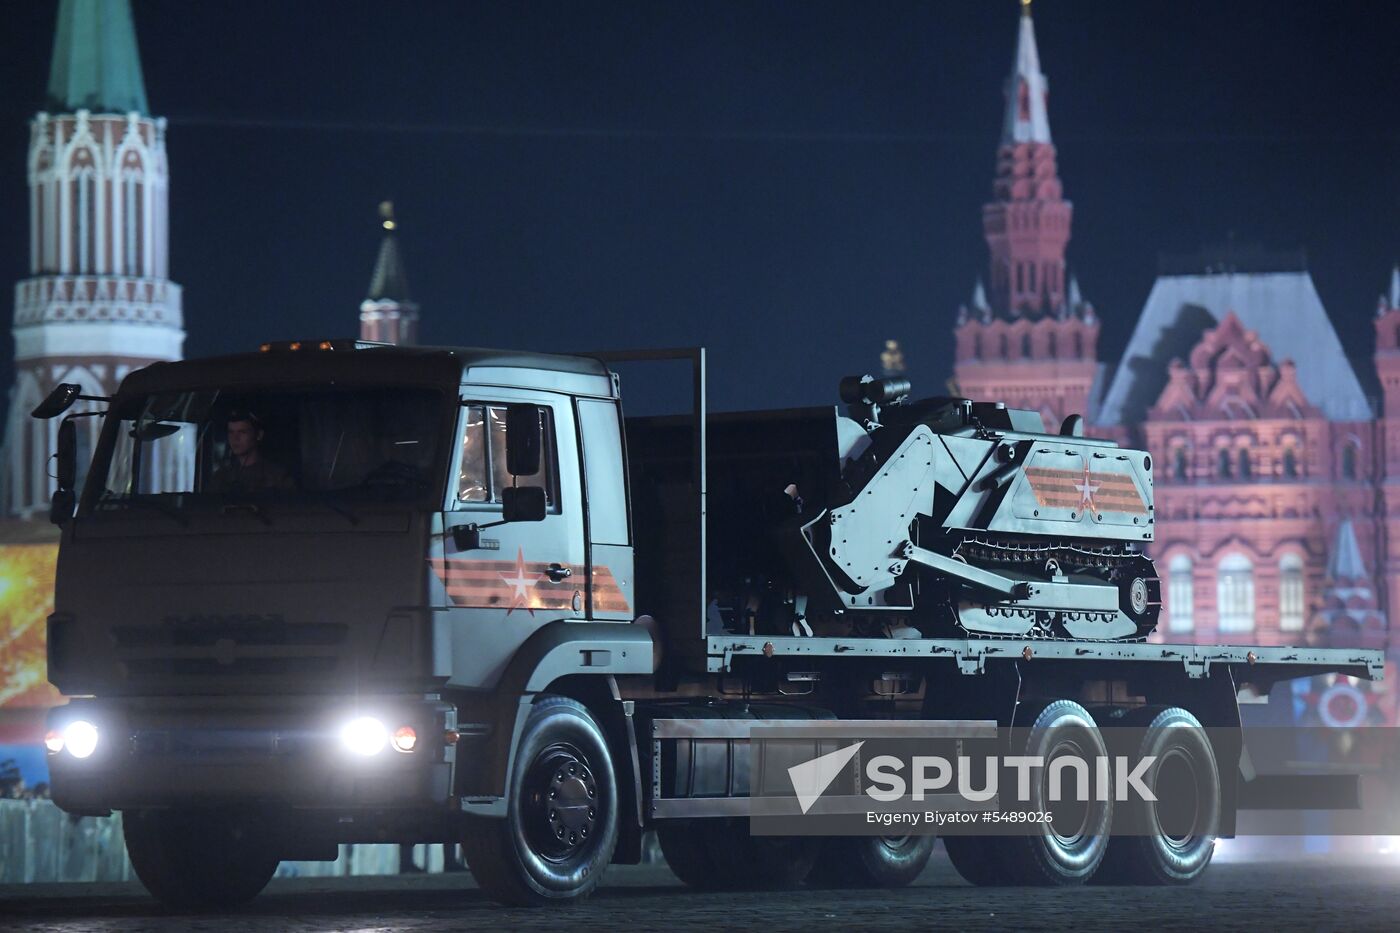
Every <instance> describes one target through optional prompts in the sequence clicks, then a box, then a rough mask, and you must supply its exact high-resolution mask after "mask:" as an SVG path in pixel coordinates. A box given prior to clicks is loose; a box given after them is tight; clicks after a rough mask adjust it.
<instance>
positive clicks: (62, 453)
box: [54, 418, 78, 492]
mask: <svg viewBox="0 0 1400 933" xmlns="http://www.w3.org/2000/svg"><path fill="white" fill-rule="evenodd" d="M54 459H55V460H56V461H57V468H58V473H57V478H58V488H59V489H66V490H68V491H69V492H72V491H73V485H74V484H75V483H76V482H77V481H78V426H77V425H75V424H74V423H73V422H72V421H70V420H69V419H67V418H65V419H63V421H61V422H60V423H59V425H58V446H57V447H56V448H55V449H54Z"/></svg>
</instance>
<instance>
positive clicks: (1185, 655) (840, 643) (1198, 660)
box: [704, 635, 1385, 681]
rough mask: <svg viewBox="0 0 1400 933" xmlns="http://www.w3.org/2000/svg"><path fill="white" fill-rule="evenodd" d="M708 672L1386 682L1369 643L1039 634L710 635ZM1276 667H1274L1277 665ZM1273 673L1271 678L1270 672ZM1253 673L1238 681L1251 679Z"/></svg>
mask: <svg viewBox="0 0 1400 933" xmlns="http://www.w3.org/2000/svg"><path fill="white" fill-rule="evenodd" d="M704 641H705V656H706V670H707V671H708V672H710V673H726V672H728V671H730V670H731V669H732V667H733V663H734V659H735V658H738V657H753V656H758V657H811V658H824V657H832V658H834V657H869V658H929V657H945V658H949V659H950V660H953V661H955V662H956V663H957V666H958V670H959V671H961V672H962V673H964V674H980V673H982V672H983V670H985V666H986V662H987V661H988V660H997V659H1008V660H1010V659H1019V660H1022V661H1027V662H1031V663H1034V662H1035V661H1051V660H1054V661H1120V662H1124V661H1125V662H1153V663H1162V664H1172V663H1175V664H1180V665H1182V666H1183V668H1184V669H1185V671H1186V673H1187V675H1188V676H1190V677H1209V676H1210V674H1211V669H1212V668H1215V667H1220V666H1226V667H1238V668H1244V669H1245V670H1246V671H1253V672H1255V674H1256V676H1258V677H1260V679H1263V680H1287V679H1292V678H1296V677H1307V676H1310V675H1311V674H1314V673H1317V674H1322V673H1339V674H1345V675H1347V676H1349V677H1359V678H1361V679H1363V680H1374V681H1378V680H1382V679H1383V678H1384V675H1385V655H1384V653H1383V652H1381V651H1379V650H1375V649H1368V648H1309V647H1296V646H1282V645H1274V646H1263V645H1260V646H1248V645H1180V644H1154V643H1151V642H1140V641H1135V642H1091V641H1070V640H1057V639H1039V638H1022V639H1012V638H850V637H846V638H796V637H791V636H787V637H784V636H771V637H769V636H761V635H749V636H744V635H710V636H707V637H706V638H705V640H704ZM1274 669H1276V670H1274ZM1271 675H1272V676H1271ZM1250 679H1251V678H1249V677H1247V676H1246V677H1238V678H1237V680H1241V681H1248V680H1250Z"/></svg>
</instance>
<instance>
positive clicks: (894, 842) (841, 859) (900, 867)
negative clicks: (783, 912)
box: [807, 836, 936, 888]
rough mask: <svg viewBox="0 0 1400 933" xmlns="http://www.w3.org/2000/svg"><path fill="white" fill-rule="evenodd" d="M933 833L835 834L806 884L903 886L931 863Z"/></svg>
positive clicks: (875, 886) (839, 886)
mask: <svg viewBox="0 0 1400 933" xmlns="http://www.w3.org/2000/svg"><path fill="white" fill-rule="evenodd" d="M935 841H936V840H935V837H933V836H832V837H831V838H829V839H827V840H826V841H825V844H824V845H823V846H822V851H821V853H820V854H819V855H818V856H817V863H816V865H815V866H814V868H813V869H812V873H811V874H810V875H808V876H807V883H808V884H810V885H813V886H814V887H822V888H902V887H905V886H906V885H908V884H910V883H911V882H913V880H914V879H915V878H917V877H919V875H921V874H922V873H923V870H924V868H926V867H927V866H928V860H929V858H930V857H931V856H932V855H933V849H934V844H935Z"/></svg>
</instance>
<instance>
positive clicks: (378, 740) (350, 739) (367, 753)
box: [340, 716, 389, 758]
mask: <svg viewBox="0 0 1400 933" xmlns="http://www.w3.org/2000/svg"><path fill="white" fill-rule="evenodd" d="M340 741H341V742H342V743H343V744H344V745H345V747H346V748H348V749H349V750H350V751H352V752H354V753H355V754H356V755H363V756H364V757H366V758H369V757H371V756H373V755H378V754H379V753H380V752H382V751H384V746H385V745H387V744H389V730H388V729H386V728H384V723H382V722H380V721H379V720H378V719H375V718H374V717H373V716H361V717H360V718H359V719H352V720H351V721H350V722H348V723H346V724H345V727H344V728H343V729H341V730H340Z"/></svg>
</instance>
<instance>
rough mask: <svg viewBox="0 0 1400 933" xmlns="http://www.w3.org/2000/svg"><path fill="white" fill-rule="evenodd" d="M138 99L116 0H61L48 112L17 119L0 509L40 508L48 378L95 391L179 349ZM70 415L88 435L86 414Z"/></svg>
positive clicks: (155, 170) (161, 165) (127, 31)
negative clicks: (37, 414) (21, 152)
mask: <svg viewBox="0 0 1400 933" xmlns="http://www.w3.org/2000/svg"><path fill="white" fill-rule="evenodd" d="M149 111H150V108H149V106H148V105H147V102H146V88H145V82H144V81H143V80H142V76H141V60H140V57H139V56H138V54H137V50H136V31H135V28H134V27H133V25H132V18H131V7H130V4H129V2H128V0H62V2H61V3H60V4H59V9H58V28H57V30H56V32H55V35H54V45H53V66H52V69H51V71H50V74H49V86H48V102H47V112H44V113H40V114H37V115H36V116H35V117H34V119H33V121H31V123H30V142H29V159H28V177H29V204H28V207H29V210H28V220H29V278H27V279H24V280H22V281H21V282H19V283H18V285H16V287H15V316H14V329H13V333H14V340H15V384H14V387H13V389H12V390H11V393H10V407H9V417H8V423H7V425H6V431H5V441H4V454H3V458H0V511H3V513H4V514H5V515H6V516H12V517H18V518H32V517H34V516H38V515H42V514H44V513H46V512H47V510H48V503H49V497H50V495H51V493H52V482H53V480H52V479H51V478H50V475H49V474H50V470H49V458H50V455H51V454H52V452H53V448H54V443H55V440H56V435H57V429H58V423H57V422H56V421H35V420H32V419H31V418H30V417H29V412H30V410H31V409H32V408H33V407H34V406H35V405H36V404H38V403H39V401H41V400H42V399H43V398H44V397H45V396H46V395H48V393H49V391H50V390H51V389H52V388H53V387H54V386H55V385H56V384H57V383H60V382H76V383H80V384H81V385H82V387H83V391H84V393H86V394H93V395H106V394H109V393H111V392H113V391H115V389H116V387H117V383H119V382H120V381H121V379H122V378H123V377H124V376H125V375H126V374H127V373H128V372H130V371H131V370H133V369H136V368H139V367H142V366H145V365H148V364H150V363H154V362H157V361H161V360H175V359H179V358H180V354H181V350H182V348H183V345H184V340H185V332H184V330H183V320H182V313H181V307H180V286H178V285H176V284H175V283H174V282H171V281H170V280H169V278H168V275H169V272H168V253H169V250H168V245H169V243H168V240H169V234H168V231H169V225H168V223H167V219H168V216H169V210H168V207H167V190H168V170H167V165H166V156H165V120H164V119H162V118H158V117H152V116H151V115H150V112H149ZM10 221H11V222H20V218H19V217H11V218H10ZM89 404H90V403H79V410H82V408H83V407H86V406H87V405H89ZM77 424H78V430H79V432H80V435H83V439H85V440H87V441H89V442H92V441H95V439H96V431H97V430H98V428H99V427H100V420H99V419H96V418H84V419H80V420H79V421H78V422H77ZM84 432H86V433H85V434H84ZM88 449H89V450H90V449H91V446H89V447H88Z"/></svg>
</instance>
